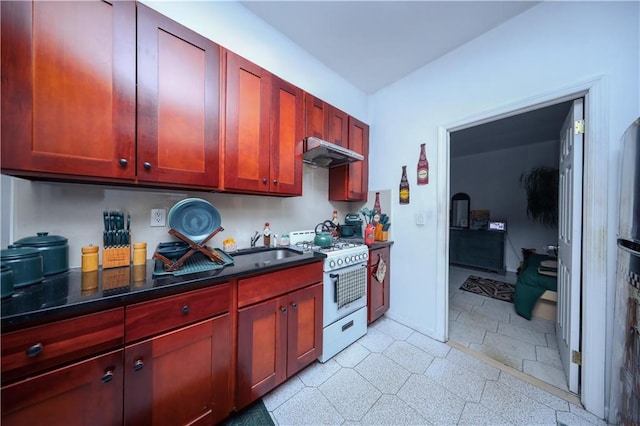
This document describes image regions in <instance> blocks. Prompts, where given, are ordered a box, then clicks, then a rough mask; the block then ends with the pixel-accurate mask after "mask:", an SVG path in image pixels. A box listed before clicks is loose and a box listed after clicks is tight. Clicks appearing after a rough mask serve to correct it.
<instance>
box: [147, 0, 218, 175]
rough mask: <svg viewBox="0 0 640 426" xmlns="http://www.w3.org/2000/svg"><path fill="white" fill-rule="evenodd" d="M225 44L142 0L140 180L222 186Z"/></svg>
mask: <svg viewBox="0 0 640 426" xmlns="http://www.w3.org/2000/svg"><path fill="white" fill-rule="evenodd" d="M219 85H220V48H219V47H218V45H216V44H215V43H213V42H211V41H209V40H208V39H206V38H205V37H202V36H201V35H199V34H197V33H195V32H193V31H191V30H189V29H187V28H186V27H184V26H182V25H180V24H178V23H176V22H174V21H172V20H171V19H169V18H167V17H165V16H163V15H161V14H159V13H157V12H155V11H154V10H152V9H150V8H148V7H146V6H144V5H142V4H139V3H138V159H137V174H138V179H139V180H140V181H143V182H159V183H163V184H172V185H181V184H182V185H189V186H190V187H203V188H214V187H217V186H218V173H219V172H218V170H219V169H218V156H219V154H218V121H219V117H218V108H219V96H220V90H219Z"/></svg>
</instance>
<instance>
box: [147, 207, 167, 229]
mask: <svg viewBox="0 0 640 426" xmlns="http://www.w3.org/2000/svg"><path fill="white" fill-rule="evenodd" d="M150 226H167V209H151V223H150Z"/></svg>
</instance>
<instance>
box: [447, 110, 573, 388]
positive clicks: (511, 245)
mask: <svg viewBox="0 0 640 426" xmlns="http://www.w3.org/2000/svg"><path fill="white" fill-rule="evenodd" d="M571 104H572V101H564V102H560V103H557V104H554V105H550V106H546V107H543V108H538V109H535V110H532V111H528V112H525V113H522V114H517V115H514V116H511V117H507V118H501V119H498V120H495V121H491V122H489V123H485V124H481V125H478V126H472V127H469V128H466V129H464V130H460V131H455V132H451V134H450V176H449V181H450V193H451V194H452V195H453V194H457V193H460V192H464V193H468V194H470V196H471V205H472V210H482V211H486V212H488V213H489V214H488V215H489V216H490V219H491V221H495V223H496V224H497V225H496V226H498V225H502V226H498V227H504V228H505V229H504V230H497V231H486V230H480V229H478V226H477V224H476V226H475V228H476V229H473V228H474V226H473V224H472V229H469V228H463V229H460V228H459V227H458V228H456V227H455V225H456V224H455V223H451V226H452V231H451V232H452V234H451V237H452V238H453V237H455V243H454V242H452V241H451V240H450V249H451V250H454V251H453V252H451V251H450V262H451V265H450V267H449V338H450V340H451V341H453V342H456V343H458V344H460V345H463V346H465V347H467V348H469V349H470V350H472V351H474V352H477V353H481V354H483V355H484V356H487V357H489V358H491V359H494V360H496V361H498V362H500V363H502V364H504V365H506V366H508V367H511V368H513V369H515V370H517V371H519V372H522V373H524V374H527V375H528V376H531V377H534V378H536V379H538V380H540V381H542V382H544V383H546V384H549V385H551V386H554V387H556V388H558V389H561V390H563V391H569V388H568V386H567V381H566V380H565V378H564V377H565V375H564V372H563V364H562V361H561V357H560V353H559V351H558V344H557V342H556V331H555V318H556V317H555V310H556V309H555V304H552V303H550V302H546V301H545V302H542V304H544V308H548V309H544V310H543V309H540V308H538V309H537V310H536V311H535V312H534V313H533V315H534V317H533V318H532V319H531V320H527V319H525V318H523V317H522V316H520V315H518V314H517V313H516V310H515V309H514V303H513V300H512V295H508V294H507V293H509V292H508V291H507V292H503V291H504V290H496V289H494V290H495V291H499V292H498V293H497V294H494V295H493V298H491V297H490V296H487V294H484V295H478V294H474V293H473V292H469V291H465V290H464V289H463V287H462V284H463V283H465V282H467V284H470V287H471V290H478V289H479V287H480V286H482V288H483V289H486V290H491V289H492V287H488V288H485V286H493V285H497V286H499V287H497V288H498V289H502V287H503V286H504V285H503V283H506V284H508V285H515V283H516V280H517V279H518V275H517V271H518V269H519V268H520V267H521V265H522V262H523V260H524V259H523V252H522V249H525V250H526V251H529V250H535V251H536V254H535V257H536V259H537V258H538V257H541V256H548V258H549V259H550V260H553V256H552V255H549V254H548V253H547V247H548V246H549V245H553V246H555V245H557V241H558V224H557V220H556V221H555V222H553V223H539V222H537V221H534V220H532V219H531V218H530V217H529V214H528V213H527V195H526V193H525V191H524V188H523V186H522V184H521V182H520V177H521V176H522V175H523V174H527V173H528V172H529V171H530V170H539V169H540V167H544V169H545V170H549V171H554V172H552V173H555V176H556V181H555V192H556V193H557V189H558V185H557V176H558V166H559V158H560V155H559V153H560V144H559V136H560V131H561V127H562V125H563V123H564V121H565V118H566V117H567V112H568V111H569V109H570V107H571ZM543 176H545V175H543ZM546 194H550V195H551V197H553V198H554V199H555V200H557V195H553V191H552V192H547V191H545V193H544V197H545V198H546V197H547V195H546ZM535 201H536V200H532V202H535ZM542 201H546V200H542ZM551 207H556V209H555V218H556V219H557V218H558V212H557V204H556V205H553V204H552V205H551ZM452 208H453V206H452ZM494 240H496V241H495V242H494ZM458 245H461V247H458ZM478 245H486V246H487V248H490V247H494V246H500V248H501V250H497V251H496V250H489V251H487V250H479V247H477V246H478ZM463 247H464V249H463ZM476 249H478V251H476ZM463 250H464V251H466V252H467V253H465V254H464V255H462V254H461V253H459V252H460V251H463ZM454 254H455V255H454ZM474 264H475V265H480V264H485V265H486V267H485V268H482V269H478V268H470V267H469V266H470V265H474ZM489 265H491V267H489ZM535 275H537V274H531V271H528V272H527V275H526V276H527V277H532V278H534V279H535V278H538V277H536V276H535ZM555 282H556V281H555V280H554V279H553V278H547V277H540V281H539V284H540V285H543V284H546V285H554V284H555ZM536 284H538V282H536ZM504 287H507V288H508V286H504ZM489 294H490V293H489ZM550 294H553V295H555V294H556V293H555V292H553V293H550ZM503 296H511V297H506V298H508V299H511V300H510V301H503V300H500V298H503Z"/></svg>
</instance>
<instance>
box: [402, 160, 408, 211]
mask: <svg viewBox="0 0 640 426" xmlns="http://www.w3.org/2000/svg"><path fill="white" fill-rule="evenodd" d="M400 204H409V180H408V179H407V166H402V178H401V179H400Z"/></svg>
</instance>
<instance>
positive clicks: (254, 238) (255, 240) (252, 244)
mask: <svg viewBox="0 0 640 426" xmlns="http://www.w3.org/2000/svg"><path fill="white" fill-rule="evenodd" d="M259 239H260V232H258V231H256V233H255V234H253V237H251V247H255V246H256V243H257V242H258V240H259Z"/></svg>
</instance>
